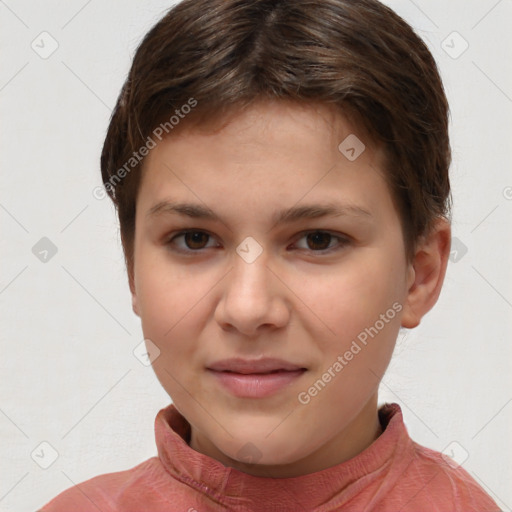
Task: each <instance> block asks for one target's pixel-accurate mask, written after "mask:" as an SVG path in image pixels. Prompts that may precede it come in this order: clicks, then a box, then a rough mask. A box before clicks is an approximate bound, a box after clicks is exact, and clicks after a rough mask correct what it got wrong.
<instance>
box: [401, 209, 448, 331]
mask: <svg viewBox="0 0 512 512" xmlns="http://www.w3.org/2000/svg"><path fill="white" fill-rule="evenodd" d="M450 241H451V228H450V224H449V222H448V221H447V220H446V219H443V218H440V219H438V220H437V221H436V224H435V226H434V228H433V229H432V231H431V233H430V234H429V236H428V237H426V239H424V240H423V241H422V243H421V244H420V245H419V246H418V248H417V250H416V254H415V256H414V261H413V262H412V263H411V265H412V268H411V269H410V270H411V271H412V272H411V273H410V274H409V275H410V276H412V278H411V279H410V281H409V282H408V285H409V288H408V290H407V297H406V300H405V304H404V310H403V314H402V327H406V328H408V329H413V328H414V327H417V326H418V325H419V324H420V321H421V319H422V318H423V316H425V315H426V314H427V313H428V312H429V311H430V310H431V309H432V307H433V306H434V304H435V303H436V302H437V299H438V298H439V295H440V293H441V288H442V286H443V282H444V277H445V274H446V267H447V265H448V257H449V255H450ZM411 282H412V284H411Z"/></svg>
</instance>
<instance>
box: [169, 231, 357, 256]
mask: <svg viewBox="0 0 512 512" xmlns="http://www.w3.org/2000/svg"><path fill="white" fill-rule="evenodd" d="M180 239H181V240H182V242H181V243H178V240H180ZM303 239H305V240H306V247H304V246H303V247H300V245H298V244H297V242H296V243H295V246H296V247H298V248H299V249H301V250H302V249H303V250H307V251H312V252H317V253H321V252H331V250H333V249H334V250H335V249H336V245H338V248H342V247H344V246H345V245H348V244H349V243H350V241H349V240H348V238H346V237H342V236H337V235H334V234H332V233H329V232H328V231H319V230H315V231H307V232H304V233H302V236H301V237H300V238H299V241H300V240H303ZM210 240H211V241H212V242H213V245H211V244H210V245H208V242H209V241H210ZM336 241H337V244H336V243H334V244H333V242H336ZM166 245H171V246H174V249H175V250H177V251H178V252H183V253H187V252H188V253H192V252H200V251H201V250H202V249H209V248H214V247H218V244H217V245H216V244H215V242H214V241H213V239H212V236H211V235H210V234H208V233H206V232H205V231H199V230H188V231H182V232H180V233H178V234H176V235H175V236H173V237H172V238H170V239H169V241H168V242H167V243H166Z"/></svg>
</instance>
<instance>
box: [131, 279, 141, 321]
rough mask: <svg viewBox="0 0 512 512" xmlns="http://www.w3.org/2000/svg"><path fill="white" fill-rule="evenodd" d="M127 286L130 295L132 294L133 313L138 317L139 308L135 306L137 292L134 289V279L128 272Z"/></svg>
mask: <svg viewBox="0 0 512 512" xmlns="http://www.w3.org/2000/svg"><path fill="white" fill-rule="evenodd" d="M128 285H129V286H130V293H131V294H132V309H133V312H134V313H135V314H136V315H137V316H138V317H140V314H139V307H138V305H137V291H136V288H135V278H134V275H133V271H130V270H129V271H128Z"/></svg>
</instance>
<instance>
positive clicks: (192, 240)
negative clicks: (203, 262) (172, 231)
mask: <svg viewBox="0 0 512 512" xmlns="http://www.w3.org/2000/svg"><path fill="white" fill-rule="evenodd" d="M180 238H182V239H183V242H184V243H185V247H184V246H183V244H177V243H176V240H178V239H180ZM209 238H211V235H209V234H208V233H206V232H204V231H197V230H190V231H182V232H181V233H178V234H177V235H175V236H173V237H172V238H171V239H170V240H169V241H168V242H167V244H168V245H176V246H177V250H178V251H181V252H198V251H200V250H201V249H207V248H209V247H215V245H214V246H211V245H210V246H207V245H206V243H207V241H208V239H209Z"/></svg>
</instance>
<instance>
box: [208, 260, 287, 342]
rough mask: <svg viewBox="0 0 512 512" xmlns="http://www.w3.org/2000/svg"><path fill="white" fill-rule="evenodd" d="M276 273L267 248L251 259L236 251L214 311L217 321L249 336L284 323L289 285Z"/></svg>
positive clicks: (228, 328)
mask: <svg viewBox="0 0 512 512" xmlns="http://www.w3.org/2000/svg"><path fill="white" fill-rule="evenodd" d="M275 274H276V271H275V270H274V269H271V264H270V262H269V261H268V259H267V257H266V255H265V251H264V252H263V254H261V255H260V256H259V257H258V258H257V259H256V261H253V262H252V263H248V262H246V261H244V259H243V258H241V257H239V256H238V255H235V258H234V265H233V268H232V270H231V272H229V274H228V275H227V276H226V279H225V280H223V283H224V288H223V290H222V297H221V300H220V301H219V303H218V305H217V308H216V311H215V319H216V321H217V322H218V324H219V325H220V326H221V327H222V328H223V329H224V330H227V331H238V332H239V333H242V334H244V335H245V336H247V337H256V336H258V335H259V334H260V333H262V332H264V331H265V330H273V329H277V328H280V327H283V326H285V325H286V324H287V322H288V320H289V316H290V308H289V301H288V300H287V297H286V290H287V288H286V286H284V285H283V283H282V282H281V281H280V280H279V279H278V278H277V277H276V275H275Z"/></svg>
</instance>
